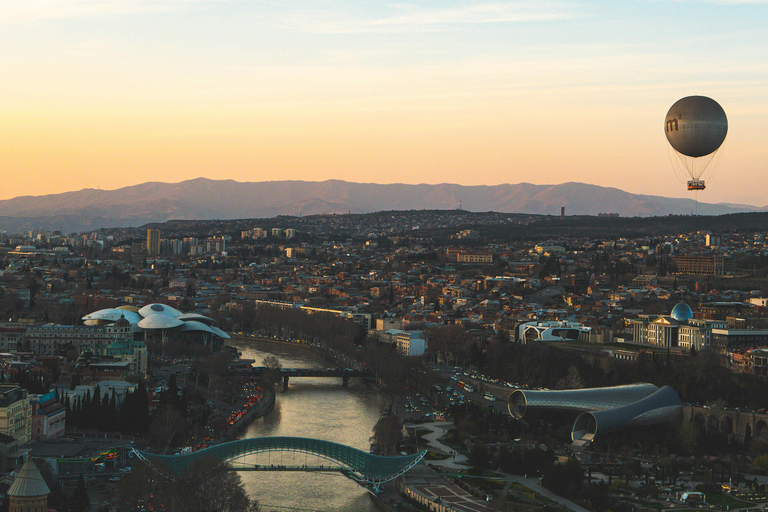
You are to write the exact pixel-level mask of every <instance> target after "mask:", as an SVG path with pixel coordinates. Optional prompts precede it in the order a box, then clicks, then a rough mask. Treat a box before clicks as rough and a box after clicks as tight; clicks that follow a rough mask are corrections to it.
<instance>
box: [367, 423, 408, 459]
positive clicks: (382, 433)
mask: <svg viewBox="0 0 768 512" xmlns="http://www.w3.org/2000/svg"><path fill="white" fill-rule="evenodd" d="M401 439H402V430H401V428H400V420H399V419H398V417H397V416H384V417H383V418H381V419H380V420H379V421H377V422H376V425H374V426H373V435H372V436H371V450H372V451H373V452H374V453H379V454H381V455H387V456H391V455H395V454H396V453H397V452H396V449H397V446H398V445H399V444H400V440H401Z"/></svg>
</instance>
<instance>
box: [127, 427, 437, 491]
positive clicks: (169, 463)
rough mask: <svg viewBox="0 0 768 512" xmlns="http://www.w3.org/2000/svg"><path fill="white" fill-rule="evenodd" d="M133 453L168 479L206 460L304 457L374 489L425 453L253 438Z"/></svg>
mask: <svg viewBox="0 0 768 512" xmlns="http://www.w3.org/2000/svg"><path fill="white" fill-rule="evenodd" d="M134 452H135V453H136V455H137V457H138V458H139V459H141V460H143V461H144V462H146V463H147V464H149V466H150V467H152V468H153V469H154V470H155V471H157V472H159V473H161V474H163V475H165V476H167V477H168V478H171V479H175V478H176V477H177V476H178V475H180V474H181V473H182V472H183V471H184V468H186V467H187V465H188V464H190V463H192V462H194V461H196V460H199V459H203V458H205V457H208V456H210V457H214V458H215V459H217V460H220V461H221V462H230V461H233V460H235V459H239V458H241V457H244V456H246V455H250V454H255V453H261V452H294V453H306V454H310V455H315V456H318V457H320V458H323V459H326V460H329V461H331V462H334V463H336V464H338V466H339V467H338V468H337V469H341V470H342V473H344V474H345V475H347V476H349V477H350V478H352V479H353V480H356V481H358V483H367V484H370V485H372V486H374V487H378V486H380V485H381V484H383V483H385V482H388V481H390V480H394V479H395V478H397V477H399V476H401V475H403V474H405V473H406V472H407V471H409V470H410V469H411V468H413V467H414V466H415V465H416V464H418V463H419V462H421V460H422V459H423V458H424V456H425V455H426V454H427V452H426V451H423V452H419V453H414V454H411V455H404V456H399V457H383V456H381V455H372V454H370V453H367V452H364V451H362V450H358V449H357V448H352V447H351V446H346V445H343V444H339V443H333V442H331V441H323V440H321V439H309V438H305V437H253V438H249V439H240V440H238V441H230V442H228V443H222V444H216V445H213V446H210V447H208V448H205V449H203V450H199V451H196V452H191V453H183V454H179V455H158V454H155V453H150V452H146V451H142V450H138V449H134ZM256 468H257V469H258V470H259V471H286V470H294V471H306V470H307V468H306V467H292V468H288V467H286V466H283V465H276V466H263V465H262V466H258V465H257V466H256ZM236 469H240V468H236ZM243 469H245V468H243ZM327 469H332V468H326V470H327Z"/></svg>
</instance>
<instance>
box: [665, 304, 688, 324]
mask: <svg viewBox="0 0 768 512" xmlns="http://www.w3.org/2000/svg"><path fill="white" fill-rule="evenodd" d="M669 316H671V317H672V318H673V319H674V320H676V321H677V322H679V323H683V322H687V321H688V320H690V319H692V318H693V311H692V310H691V306H689V305H688V304H686V303H685V302H678V303H677V304H675V307H673V308H672V312H671V313H670V314H669Z"/></svg>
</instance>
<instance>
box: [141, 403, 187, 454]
mask: <svg viewBox="0 0 768 512" xmlns="http://www.w3.org/2000/svg"><path fill="white" fill-rule="evenodd" d="M184 425H185V422H184V417H183V416H182V415H181V413H180V412H179V410H178V409H177V408H176V407H175V406H174V405H172V404H170V403H165V404H162V405H161V406H160V407H158V408H157V411H155V414H154V415H153V416H152V421H151V423H150V424H149V432H148V433H147V436H148V438H149V443H150V444H151V445H152V446H153V447H154V448H155V449H158V450H161V451H163V452H165V451H166V450H167V449H168V447H169V446H170V445H171V442H172V441H173V438H174V437H175V436H176V434H178V433H179V432H180V431H181V429H182V428H183V427H184Z"/></svg>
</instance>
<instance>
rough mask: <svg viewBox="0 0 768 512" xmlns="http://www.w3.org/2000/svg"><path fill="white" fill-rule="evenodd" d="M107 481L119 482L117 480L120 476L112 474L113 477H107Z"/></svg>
mask: <svg viewBox="0 0 768 512" xmlns="http://www.w3.org/2000/svg"><path fill="white" fill-rule="evenodd" d="M109 481H110V482H119V481H120V477H119V476H113V477H111V478H110V479H109Z"/></svg>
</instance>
